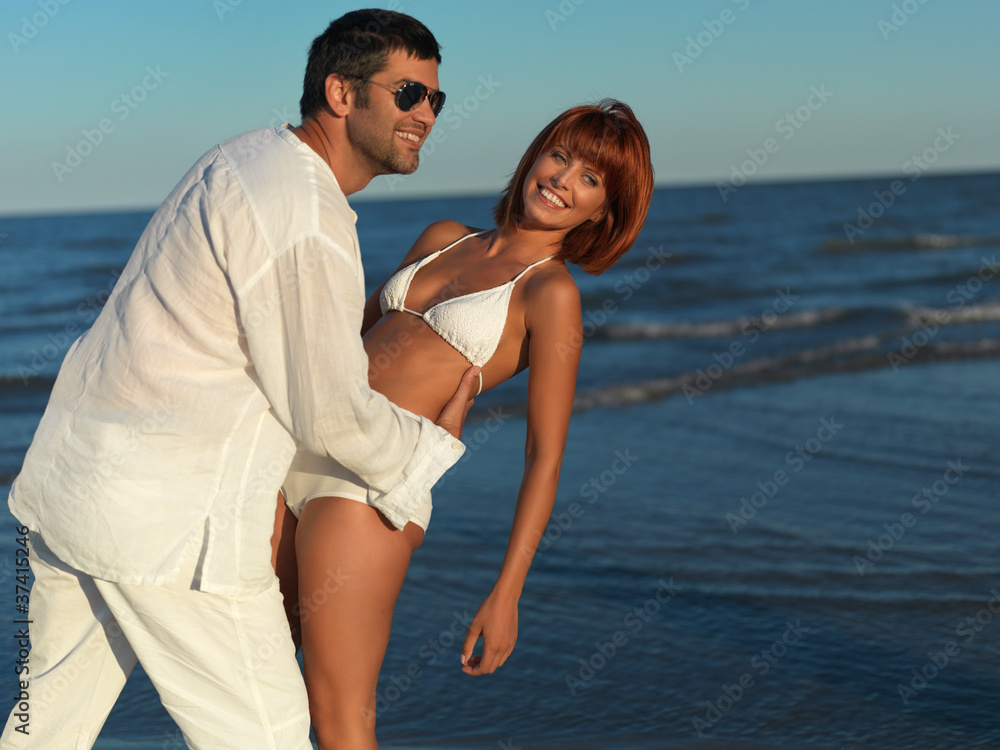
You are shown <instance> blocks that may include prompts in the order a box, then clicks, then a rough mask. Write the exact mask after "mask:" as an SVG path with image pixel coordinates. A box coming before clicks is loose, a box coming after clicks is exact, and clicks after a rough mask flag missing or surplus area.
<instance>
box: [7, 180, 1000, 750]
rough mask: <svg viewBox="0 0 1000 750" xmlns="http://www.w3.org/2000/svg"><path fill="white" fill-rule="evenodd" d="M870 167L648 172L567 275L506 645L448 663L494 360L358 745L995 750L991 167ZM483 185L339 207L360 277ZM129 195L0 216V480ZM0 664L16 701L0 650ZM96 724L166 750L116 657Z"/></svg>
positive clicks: (103, 273) (13, 467)
mask: <svg viewBox="0 0 1000 750" xmlns="http://www.w3.org/2000/svg"><path fill="white" fill-rule="evenodd" d="M890 183H891V179H871V180H853V181H837V182H814V183H800V184H780V185H778V184H775V185H748V186H746V187H743V188H741V189H740V190H738V191H737V192H736V193H735V194H729V195H727V196H726V200H722V198H721V197H720V195H719V193H718V191H716V190H715V189H714V188H711V187H707V188H671V189H660V190H657V191H656V192H655V194H654V198H653V205H652V208H651V212H650V217H649V220H648V222H647V225H646V227H645V229H644V230H643V233H642V235H641V236H640V238H639V241H638V242H637V244H636V245H635V247H634V248H633V249H632V250H631V251H630V252H629V254H628V255H627V256H626V257H625V258H624V259H623V260H622V261H621V262H620V263H619V264H618V265H617V266H616V267H615V268H614V269H612V270H611V271H609V272H608V273H606V274H604V275H603V276H600V277H588V276H585V275H583V274H577V276H578V281H579V284H580V288H581V291H582V292H583V307H584V321H585V323H586V326H585V334H586V342H585V346H584V353H583V358H582V362H581V369H580V375H579V389H578V409H577V413H576V414H575V416H574V419H573V423H572V425H571V428H570V436H569V443H568V447H567V451H566V457H565V461H564V467H563V474H562V479H561V483H560V488H559V494H558V497H557V500H556V508H555V512H554V514H553V519H552V523H551V524H550V525H549V527H548V529H547V531H546V535H545V537H544V538H543V541H542V545H541V547H540V551H539V553H538V556H537V557H536V561H535V563H534V566H533V569H532V572H531V574H530V575H529V578H528V582H527V586H526V589H525V593H524V596H523V597H522V600H521V608H520V637H519V641H518V645H517V648H516V649H515V651H514V653H513V655H512V656H511V658H510V660H509V661H508V663H507V664H506V665H505V666H504V667H503V668H502V669H501V670H500V671H499V672H497V673H496V674H494V675H492V676H489V677H480V678H470V677H467V676H466V675H464V674H462V673H461V671H460V669H459V661H458V654H459V649H460V645H461V635H456V633H463V632H464V627H465V624H466V622H467V620H468V619H469V617H470V616H471V614H472V613H473V612H474V611H475V609H476V607H477V606H478V604H479V603H480V602H481V601H482V599H483V597H485V595H486V594H487V593H488V592H489V590H490V587H491V585H492V583H493V580H494V578H495V575H496V573H497V571H498V570H499V565H500V562H501V560H502V558H503V553H504V546H505V542H506V536H507V530H508V528H509V524H510V520H511V518H512V514H513V503H514V500H515V497H516V493H517V488H518V485H519V482H520V472H521V468H522V461H523V441H524V428H525V423H524V416H523V411H524V407H523V403H524V392H525V387H526V378H525V376H523V375H522V376H519V377H518V378H515V379H514V380H513V381H510V382H509V383H507V384H505V385H503V386H502V387H500V388H497V389H495V390H494V391H492V392H490V393H488V394H485V395H484V396H482V397H480V398H479V399H477V403H476V412H477V413H476V414H475V415H473V417H472V419H471V421H470V424H469V426H468V428H467V430H466V442H467V443H468V445H469V448H470V450H469V451H468V457H467V458H466V459H464V460H463V461H462V462H461V463H460V464H459V465H458V466H457V467H456V468H455V469H454V470H453V471H452V472H450V473H449V474H448V475H447V476H446V477H445V478H444V479H443V480H442V482H441V483H440V485H439V487H438V489H437V490H436V492H435V511H434V519H433V522H432V524H431V528H430V530H429V533H428V535H427V538H426V540H425V542H424V545H423V546H422V547H421V548H420V550H419V551H418V552H417V554H416V555H415V557H414V560H413V563H412V565H411V569H410V573H409V576H408V579H407V583H406V585H405V586H404V589H403V593H402V595H401V597H400V600H399V604H398V606H397V610H396V618H395V622H394V629H393V635H392V640H391V643H390V647H389V651H388V654H387V656H386V661H385V665H384V668H383V672H382V678H381V680H380V684H379V694H378V695H379V701H380V707H381V709H382V710H381V713H380V719H379V726H380V740H381V742H382V745H383V746H384V747H387V748H390V747H398V748H402V747H406V748H420V747H425V748H430V747H435V748H516V747H522V748H565V749H568V748H581V749H586V748H636V749H637V750H653V749H654V748H706V749H707V748H729V747H735V748H747V749H748V750H755V749H756V748H802V747H815V748H830V749H835V750H860V749H861V748H913V749H923V748H927V749H932V748H973V747H975V748H1000V671H998V667H1000V533H998V532H1000V524H998V523H997V520H996V512H995V509H996V500H997V496H998V488H1000V481H998V480H1000V466H998V463H997V456H998V455H1000V437H998V430H997V425H998V424H1000V394H998V389H997V382H998V378H997V375H998V367H997V359H998V357H1000V283H998V281H997V278H998V274H1000V218H998V217H1000V175H998V174H986V175H962V176H947V177H933V178H932V177H928V176H924V177H922V178H921V179H919V180H918V181H916V182H913V183H909V184H907V186H906V188H907V189H906V191H905V192H904V193H903V194H901V195H897V197H896V199H895V201H894V202H893V205H891V206H889V207H887V208H886V207H884V206H883V207H882V208H881V210H879V208H877V207H876V204H878V203H879V201H878V195H879V194H881V195H885V191H886V190H888V189H889V186H890ZM491 204H492V199H490V198H481V197H471V198H462V199H435V200H421V201H405V202H403V201H400V202H370V203H366V202H360V201H359V202H358V203H357V204H356V208H357V211H358V214H359V224H358V227H359V233H360V235H361V240H362V247H363V249H364V253H365V259H366V260H365V263H366V270H367V277H368V282H369V286H374V285H376V284H377V283H379V282H380V281H381V280H382V279H383V278H384V277H385V276H386V275H387V274H388V273H389V272H391V270H392V269H393V268H394V267H395V266H396V265H397V263H398V262H399V259H400V257H401V256H402V254H403V253H404V252H405V250H406V249H407V247H408V246H409V244H410V243H411V242H412V241H413V239H414V238H415V237H416V236H417V234H418V233H419V231H420V229H421V228H422V227H423V225H424V224H425V223H426V222H427V221H428V220H430V219H434V218H454V219H458V220H461V221H464V222H466V223H468V224H472V225H480V226H485V225H488V224H489V215H490V207H491ZM875 214H878V215H877V216H876V215H875ZM149 216H150V213H149V212H146V213H129V214H118V215H77V216H50V217H9V218H0V262H2V267H3V270H4V272H3V274H2V276H0V416H2V420H3V430H2V431H0V492H4V494H5V491H6V489H7V488H8V487H9V484H10V482H11V481H12V480H13V477H14V475H16V473H17V471H18V468H19V466H20V463H21V460H22V459H23V455H24V452H25V450H26V448H27V445H28V443H29V442H30V440H31V436H32V434H33V431H34V429H35V426H36V425H37V422H38V419H39V417H40V415H41V412H42V410H43V408H44V406H45V402H46V399H47V394H48V391H49V389H50V388H51V385H52V379H53V377H54V374H55V372H56V371H57V369H58V364H59V362H60V361H61V358H62V356H63V354H64V353H65V350H66V348H68V346H69V344H70V343H71V341H72V340H73V339H74V338H75V337H76V336H77V335H79V333H80V332H81V331H82V330H83V329H84V328H85V327H86V326H87V325H89V323H90V322H91V321H92V320H93V317H94V315H95V313H96V311H97V310H98V309H99V308H100V306H101V304H103V301H104V298H105V297H106V295H107V293H108V292H109V291H110V288H111V287H112V286H113V284H114V280H115V278H116V275H117V272H118V271H119V270H120V269H121V268H122V267H123V265H124V263H125V261H126V259H127V258H128V255H129V252H130V251H131V248H132V246H133V244H134V242H135V240H136V239H137V238H138V235H139V234H140V233H141V231H142V229H143V228H144V226H145V223H146V221H148V218H149ZM845 225H848V226H845ZM3 519H6V520H3ZM3 519H0V560H2V561H3V562H2V563H0V610H2V613H3V614H0V627H5V628H6V629H8V630H9V631H10V632H11V634H13V632H14V630H15V628H14V626H13V624H7V625H4V623H11V622H12V620H13V619H14V617H15V616H16V615H15V613H14V609H13V607H14V601H15V599H14V596H15V577H14V575H13V573H14V571H13V560H14V545H15V536H16V534H15V530H14V529H15V526H16V523H15V521H14V519H13V518H12V517H10V516H9V515H5V516H3ZM5 529H6V530H5ZM0 634H2V631H0ZM5 640H7V641H8V642H9V641H10V639H5ZM0 681H2V682H0V684H3V685H8V688H7V690H6V691H4V690H2V689H0V695H3V694H9V697H12V696H13V694H14V692H13V686H14V657H13V656H12V655H10V656H5V655H4V654H3V652H0ZM97 747H98V748H106V749H107V750H110V749H111V748H116V749H117V748H122V749H124V748H179V747H182V741H181V738H180V736H179V734H178V732H177V730H176V727H174V726H173V724H172V722H171V721H170V719H169V717H168V716H167V715H166V714H165V712H164V711H163V709H162V708H161V707H160V706H159V703H158V701H157V699H156V695H155V692H154V691H153V689H152V687H151V685H150V684H149V682H148V680H147V679H146V678H145V677H144V675H142V674H141V672H140V671H137V673H136V674H134V675H133V677H132V679H131V680H130V682H129V684H128V685H127V686H126V689H125V691H124V693H123V694H122V696H121V698H120V700H119V702H118V705H117V706H116V707H115V709H114V711H113V712H112V714H111V716H110V717H109V719H108V722H107V724H106V726H105V728H104V730H103V732H102V735H101V738H100V739H99V741H98V744H97Z"/></svg>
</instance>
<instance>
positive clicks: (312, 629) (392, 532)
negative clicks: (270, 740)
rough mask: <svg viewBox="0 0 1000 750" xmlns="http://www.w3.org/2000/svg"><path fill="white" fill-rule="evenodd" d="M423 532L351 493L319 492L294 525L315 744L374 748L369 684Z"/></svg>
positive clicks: (372, 683) (355, 749) (372, 690)
mask: <svg viewBox="0 0 1000 750" xmlns="http://www.w3.org/2000/svg"><path fill="white" fill-rule="evenodd" d="M423 536H424V532H423V529H421V528H420V527H419V526H417V525H416V524H413V523H409V524H407V525H406V528H405V529H403V530H402V531H397V530H396V529H394V528H393V527H392V526H391V525H390V524H389V523H388V521H386V520H385V519H384V517H383V516H382V515H381V514H380V513H379V512H378V511H377V510H375V509H374V508H372V507H370V506H368V505H366V504H364V503H359V502H357V501H356V500H345V499H343V498H333V497H321V498H316V499H315V500H311V501H310V502H309V503H308V504H307V505H306V506H305V508H304V509H303V511H302V514H301V517H300V518H299V525H298V529H297V532H296V538H295V547H296V553H297V557H298V565H299V617H300V620H301V632H302V659H303V665H304V671H305V679H306V688H307V690H308V692H309V712H310V714H311V717H312V725H313V731H314V732H315V733H316V740H317V742H318V743H319V747H320V750H333V749H334V748H336V749H337V750H339V749H340V748H349V749H350V750H374V749H375V748H377V747H378V745H377V743H376V741H375V690H376V686H377V683H378V673H379V670H380V669H381V667H382V660H383V658H384V657H385V649H386V646H387V645H388V643H389V629H390V627H391V625H392V613H393V608H394V607H395V605H396V597H397V596H398V595H399V590H400V588H401V587H402V585H403V579H404V578H405V577H406V570H407V568H408V567H409V564H410V556H411V555H412V553H413V551H414V550H415V549H416V548H417V547H419V546H420V543H421V542H422V541H423Z"/></svg>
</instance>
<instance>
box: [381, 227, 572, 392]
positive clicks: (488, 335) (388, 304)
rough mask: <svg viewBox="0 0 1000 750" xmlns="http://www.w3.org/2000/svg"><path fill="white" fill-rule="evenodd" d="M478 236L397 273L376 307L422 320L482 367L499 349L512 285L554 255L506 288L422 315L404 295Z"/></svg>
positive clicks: (452, 301) (453, 301)
mask: <svg viewBox="0 0 1000 750" xmlns="http://www.w3.org/2000/svg"><path fill="white" fill-rule="evenodd" d="M480 234H485V232H476V233H474V234H467V235H465V237H460V238H459V239H457V240H455V241H454V242H452V243H451V244H450V245H448V247H445V248H442V249H441V250H438V251H437V252H435V253H431V254H430V255H428V256H427V257H426V258H422V259H420V260H419V261H417V262H416V263H413V264H411V265H409V266H407V267H406V268H402V269H400V270H399V271H397V272H396V273H395V274H393V276H392V277H390V278H389V280H388V281H386V282H385V286H383V287H382V296H381V297H380V298H379V305H380V306H381V308H382V312H383V313H385V312H388V311H390V310H395V311H398V312H408V313H412V314H413V315H416V316H418V317H420V318H422V319H423V321H424V322H425V323H426V324H427V325H428V326H430V329H431V330H432V331H434V332H435V333H436V334H437V335H438V336H440V337H441V338H443V339H444V340H445V341H447V342H448V343H449V344H451V345H452V346H453V347H454V348H455V349H456V350H457V351H458V352H459V353H460V354H461V355H462V356H463V357H465V358H466V359H467V360H469V363H470V364H472V365H478V366H480V367H482V366H483V365H485V364H486V363H487V362H488V361H489V360H490V358H491V357H492V356H493V353H494V352H496V350H497V346H499V345H500V337H501V336H502V335H503V329H504V325H505V324H506V322H507V307H508V306H509V305H510V296H511V294H512V293H513V291H514V284H515V283H516V282H517V280H518V279H520V278H521V277H522V276H524V274H526V273H527V272H528V271H530V270H531V269H532V268H534V267H535V266H537V265H539V264H540V263H544V262H545V261H547V260H550V259H551V258H554V257H555V256H554V255H550V256H549V257H548V258H542V259H541V260H540V261H538V262H536V263H532V264H531V265H530V266H528V267H526V268H525V269H524V270H523V271H521V273H519V274H518V275H517V276H515V277H514V278H513V279H511V280H510V281H508V282H507V283H506V284H501V285H500V286H495V287H493V288H492V289H483V290H482V291H481V292H472V293H471V294H463V295H461V296H458V297H452V298H451V299H446V300H444V301H443V302H438V303H437V304H436V305H434V306H433V307H431V308H430V309H428V310H426V311H424V312H418V311H416V310H411V309H409V308H408V307H406V293H407V292H408V291H409V290H410V282H412V281H413V276H414V274H416V272H417V271H419V270H420V269H421V268H422V267H423V266H424V265H425V264H426V263H429V262H430V261H432V260H434V259H435V258H437V257H438V256H439V255H441V253H444V252H446V251H448V250H451V248H453V247H455V245H457V244H458V243H459V242H461V241H462V240H464V239H467V238H469V237H477V236H478V235H480ZM480 385H482V376H480Z"/></svg>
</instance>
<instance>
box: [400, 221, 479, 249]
mask: <svg viewBox="0 0 1000 750" xmlns="http://www.w3.org/2000/svg"><path fill="white" fill-rule="evenodd" d="M480 231H482V230H480V229H476V228H475V227H470V226H467V225H465V224H462V223H461V222H458V221H452V220H451V219H444V220H442V221H435V222H434V223H433V224H430V225H428V226H427V228H426V229H424V231H423V232H421V233H420V236H419V237H418V238H417V241H416V242H414V243H413V247H412V248H411V249H410V254H411V255H414V254H415V255H416V256H417V257H423V256H425V255H430V254H431V253H433V252H435V251H437V250H440V249H441V248H443V247H447V246H448V245H450V244H451V243H452V242H454V241H455V240H458V239H461V238H462V237H465V236H466V235H468V234H474V233H476V232H480Z"/></svg>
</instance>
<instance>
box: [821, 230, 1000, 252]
mask: <svg viewBox="0 0 1000 750" xmlns="http://www.w3.org/2000/svg"><path fill="white" fill-rule="evenodd" d="M970 245H1000V235H997V234H994V235H974V234H913V235H906V236H903V237H877V238H875V237H873V238H872V239H855V240H846V239H845V240H842V239H839V238H838V239H833V238H830V239H828V240H826V241H825V242H824V243H823V249H824V250H826V251H827V252H831V253H851V252H861V251H864V250H948V249H951V248H956V247H969V246H970Z"/></svg>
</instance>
